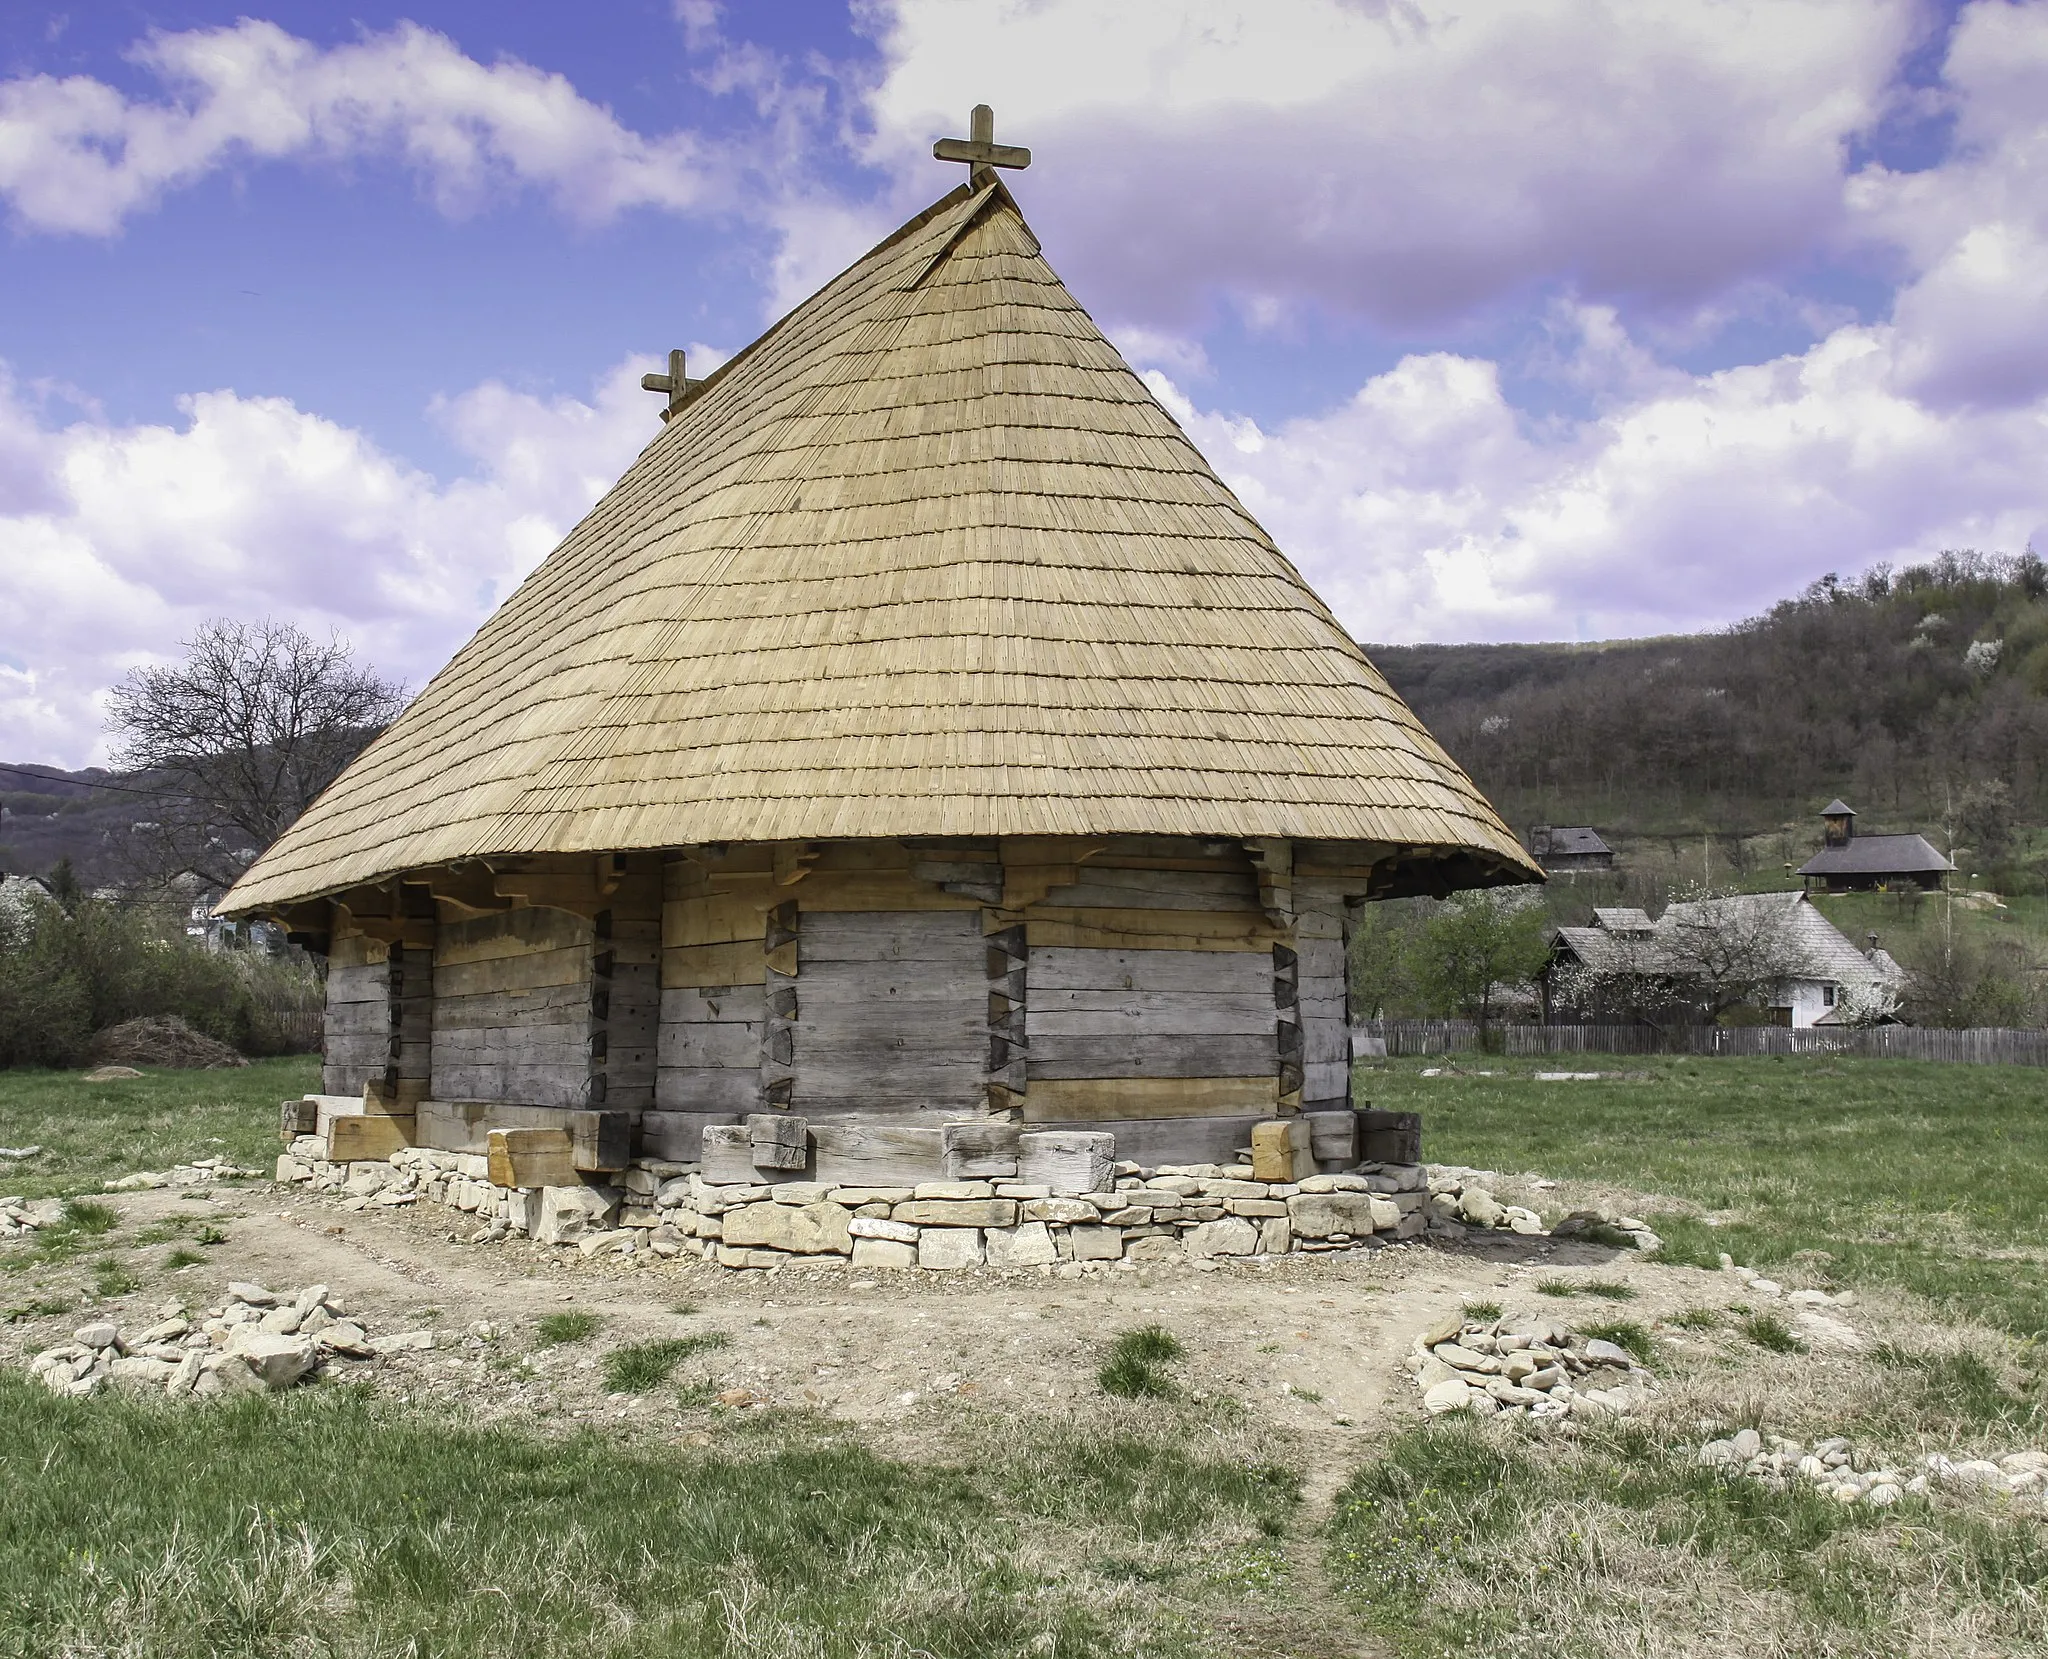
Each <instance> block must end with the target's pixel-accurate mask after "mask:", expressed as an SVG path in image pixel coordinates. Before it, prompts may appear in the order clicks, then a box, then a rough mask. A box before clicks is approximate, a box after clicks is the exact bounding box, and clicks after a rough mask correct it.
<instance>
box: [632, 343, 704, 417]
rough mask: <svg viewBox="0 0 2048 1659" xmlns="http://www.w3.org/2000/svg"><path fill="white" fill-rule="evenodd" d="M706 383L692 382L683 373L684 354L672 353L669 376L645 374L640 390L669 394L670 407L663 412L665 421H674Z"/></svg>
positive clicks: (641, 380)
mask: <svg viewBox="0 0 2048 1659" xmlns="http://www.w3.org/2000/svg"><path fill="white" fill-rule="evenodd" d="M703 385H704V382H703V381H701V380H691V379H689V378H688V377H687V376H685V375H684V373H683V354H682V353H681V352H680V351H672V352H670V353H669V354H668V373H667V374H643V375H642V376H641V377H640V389H641V390H642V391H644V392H666V393H668V407H667V408H666V409H664V410H662V412H661V418H662V420H663V421H671V420H674V419H675V417H676V416H677V415H679V414H681V413H682V408H683V405H684V404H686V403H688V402H689V401H690V399H691V398H693V397H694V396H696V395H697V393H698V392H699V391H700V390H702V388H703Z"/></svg>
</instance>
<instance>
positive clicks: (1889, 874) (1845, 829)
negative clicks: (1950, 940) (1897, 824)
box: [1799, 800, 1955, 893]
mask: <svg viewBox="0 0 2048 1659" xmlns="http://www.w3.org/2000/svg"><path fill="white" fill-rule="evenodd" d="M1820 821H1821V845H1820V851H1819V852H1817V853H1816V854H1814V856H1813V857H1811V858H1809V859H1808V860H1807V861H1806V862H1805V863H1804V864H1802V865H1800V866H1799V875H1800V877H1801V879H1802V880H1804V881H1805V883H1806V885H1807V887H1808V889H1809V890H1810V889H1812V888H1813V887H1815V886H1816V885H1818V886H1819V887H1821V888H1823V889H1824V890H1826V891H1827V892H1830V893H1868V892H1873V891H1877V892H1899V891H1902V890H1905V889H1908V888H1915V889H1919V890H1921V891H1926V892H1933V891H1937V890H1939V889H1940V888H1941V887H1943V886H1945V885H1946V884H1947V881H1948V877H1949V875H1950V873H1951V872H1952V871H1953V870H1954V869H1955V866H1954V865H1953V864H1951V863H1950V862H1949V861H1948V860H1947V859H1946V858H1944V857H1943V856H1942V855H1941V854H1940V853H1938V852H1936V851H1935V849H1934V847H1933V846H1932V845H1931V844H1930V843H1929V842H1928V840H1927V838H1926V837H1925V836H1922V835H1858V834H1857V833H1856V809H1855V808H1854V807H1852V806H1849V805H1848V804H1847V803H1846V802H1843V801H1841V800H1833V801H1830V802H1829V803H1828V804H1827V805H1826V806H1824V807H1822V808H1821V813H1820Z"/></svg>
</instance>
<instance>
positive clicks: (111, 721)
mask: <svg viewBox="0 0 2048 1659" xmlns="http://www.w3.org/2000/svg"><path fill="white" fill-rule="evenodd" d="M403 701H404V692H403V688H402V687H400V686H398V685H395V684H393V683H392V682H390V681H388V680H384V679H382V678H380V677H379V676H378V675H377V674H376V673H375V671H374V670H372V669H370V668H367V667H363V666H359V665H358V664H357V663H356V662H355V660H354V653H353V651H352V650H351V649H350V647H349V645H348V643H347V642H346V641H345V640H343V639H341V638H340V637H339V636H338V635H336V636H332V637H330V638H329V639H328V641H327V642H326V643H325V644H324V645H323V644H321V643H320V642H318V641H316V640H314V639H311V638H309V637H308V636H307V635H306V634H305V633H303V632H301V631H300V630H299V629H298V628H295V627H293V626H292V625H291V624H290V623H288V622H274V621H271V620H269V619H268V618H266V619H264V620H263V621H261V622H236V621H232V620H228V619H216V620H214V621H210V622H208V623H206V624H205V625H204V626H203V627H202V628H200V630H199V632H198V633H197V634H196V635H194V636H193V637H192V638H191V639H189V640H187V641H186V642H185V660H184V661H183V662H182V663H180V664H178V665H176V666H174V667H165V668H138V669H136V670H135V671H134V672H133V673H131V674H130V675H129V676H128V677H127V678H126V679H125V680H123V681H122V682H121V683H120V684H119V685H117V686H116V687H114V691H113V696H112V698H111V700H110V703H109V707H108V713H107V729H108V730H109V731H110V732H111V733H113V734H114V735H115V737H117V738H118V739H119V740H120V747H119V749H118V750H117V752H116V756H115V758H116V761H117V762H118V763H119V764H120V765H122V766H126V767H130V768H133V769H134V770H136V771H140V772H147V773H149V774H151V775H152V776H153V777H154V778H155V779H156V780H157V781H158V782H159V784H160V785H161V787H162V788H163V790H164V792H165V800H164V803H163V806H162V808H161V809H160V810H159V811H158V813H157V820H158V821H157V822H155V823H153V824H150V825H147V826H137V835H138V838H139V839H140V842H141V847H140V849H139V850H140V851H141V853H142V855H143V862H144V863H145V865H146V866H147V871H148V873H149V874H151V875H153V876H155V877H156V878H158V879H164V878H169V877H172V876H176V875H180V874H186V873H189V874H191V875H194V876H197V877H198V878H199V879H200V880H201V881H203V882H205V883H207V884H208V885H210V886H215V887H225V886H227V885H229V884H230V883H231V882H233V880H234V879H235V877H236V876H238V875H240V874H241V872H242V871H243V870H244V869H246V868H247V867H248V865H249V863H250V861H251V860H253V859H254V858H255V857H256V855H257V854H258V853H259V852H261V851H262V850H263V848H265V847H267V846H268V845H269V844H270V843H271V842H272V841H274V840H276V839H277V837H278V836H279V835H280V834H282V833H283V832H284V830H285V829H286V828H287V827H288V826H289V825H290V824H291V823H292V822H293V821H294V820H295V819H297V818H298V816H299V814H301V813H302V812H304V811H305V810H306V808H307V807H308V806H310V805H311V804H312V802H313V798H314V796H316V795H318V794H319V793H320V791H321V790H323V789H325V788H326V787H327V785H328V784H329V783H331V782H333V780H334V778H335V775H336V774H337V773H339V772H340V771H341V769H342V768H343V767H344V766H346V765H347V764H348V763H349V762H350V761H351V760H353V759H354V758H355V757H356V756H357V755H358V754H359V753H361V752H362V749H363V746H364V745H365V744H367V743H368V742H369V741H370V739H371V738H373V737H375V736H376V735H377V733H378V732H379V731H381V730H382V729H383V728H384V727H385V726H386V725H388V724H389V723H390V721H391V719H392V717H393V716H394V715H395V714H397V712H398V710H399V708H400V706H401V705H402V703H403Z"/></svg>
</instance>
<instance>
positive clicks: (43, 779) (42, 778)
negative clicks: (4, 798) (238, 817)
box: [0, 766, 197, 801]
mask: <svg viewBox="0 0 2048 1659" xmlns="http://www.w3.org/2000/svg"><path fill="white" fill-rule="evenodd" d="M0 772H12V773H13V774H14V775H15V776H16V777H17V778H33V779H34V780H35V781H36V782H37V783H68V784H70V785H71V786H72V787H73V788H76V789H111V790H113V791H114V792H115V793H116V794H119V795H149V796H153V797H155V798H156V799H157V800H160V801H190V800H196V799H197V797H196V796H192V795H186V794H183V793H181V792H180V791H178V790H175V789H139V788H137V787H136V786H135V785H134V784H124V783H88V782H86V781H85V780H84V779H82V778H65V777H56V778H53V777H51V776H50V775H49V773H47V772H31V771H29V770H28V769H27V768H26V767H21V766H0Z"/></svg>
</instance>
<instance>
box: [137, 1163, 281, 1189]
mask: <svg viewBox="0 0 2048 1659" xmlns="http://www.w3.org/2000/svg"><path fill="white" fill-rule="evenodd" d="M262 1173H263V1171H262V1170H260V1169H243V1168H242V1167H241V1166H240V1165H238V1164H237V1163H235V1162H234V1161H233V1160H232V1159H230V1158H194V1159H193V1160H192V1161H191V1162H190V1163H189V1164H174V1165H172V1166H171V1167H170V1168H169V1169H138V1170H137V1171H136V1172H135V1173H134V1174H133V1175H123V1176H121V1177H120V1178H119V1179H118V1180H113V1181H105V1182H102V1183H101V1185H103V1186H104V1187H105V1188H106V1190H107V1191H108V1192H147V1191H150V1190H152V1189H154V1188H157V1187H200V1186H204V1185H205V1184H206V1183H207V1182H209V1181H240V1180H245V1179H247V1178H249V1177H251V1176H256V1175H261V1174H262Z"/></svg>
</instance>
